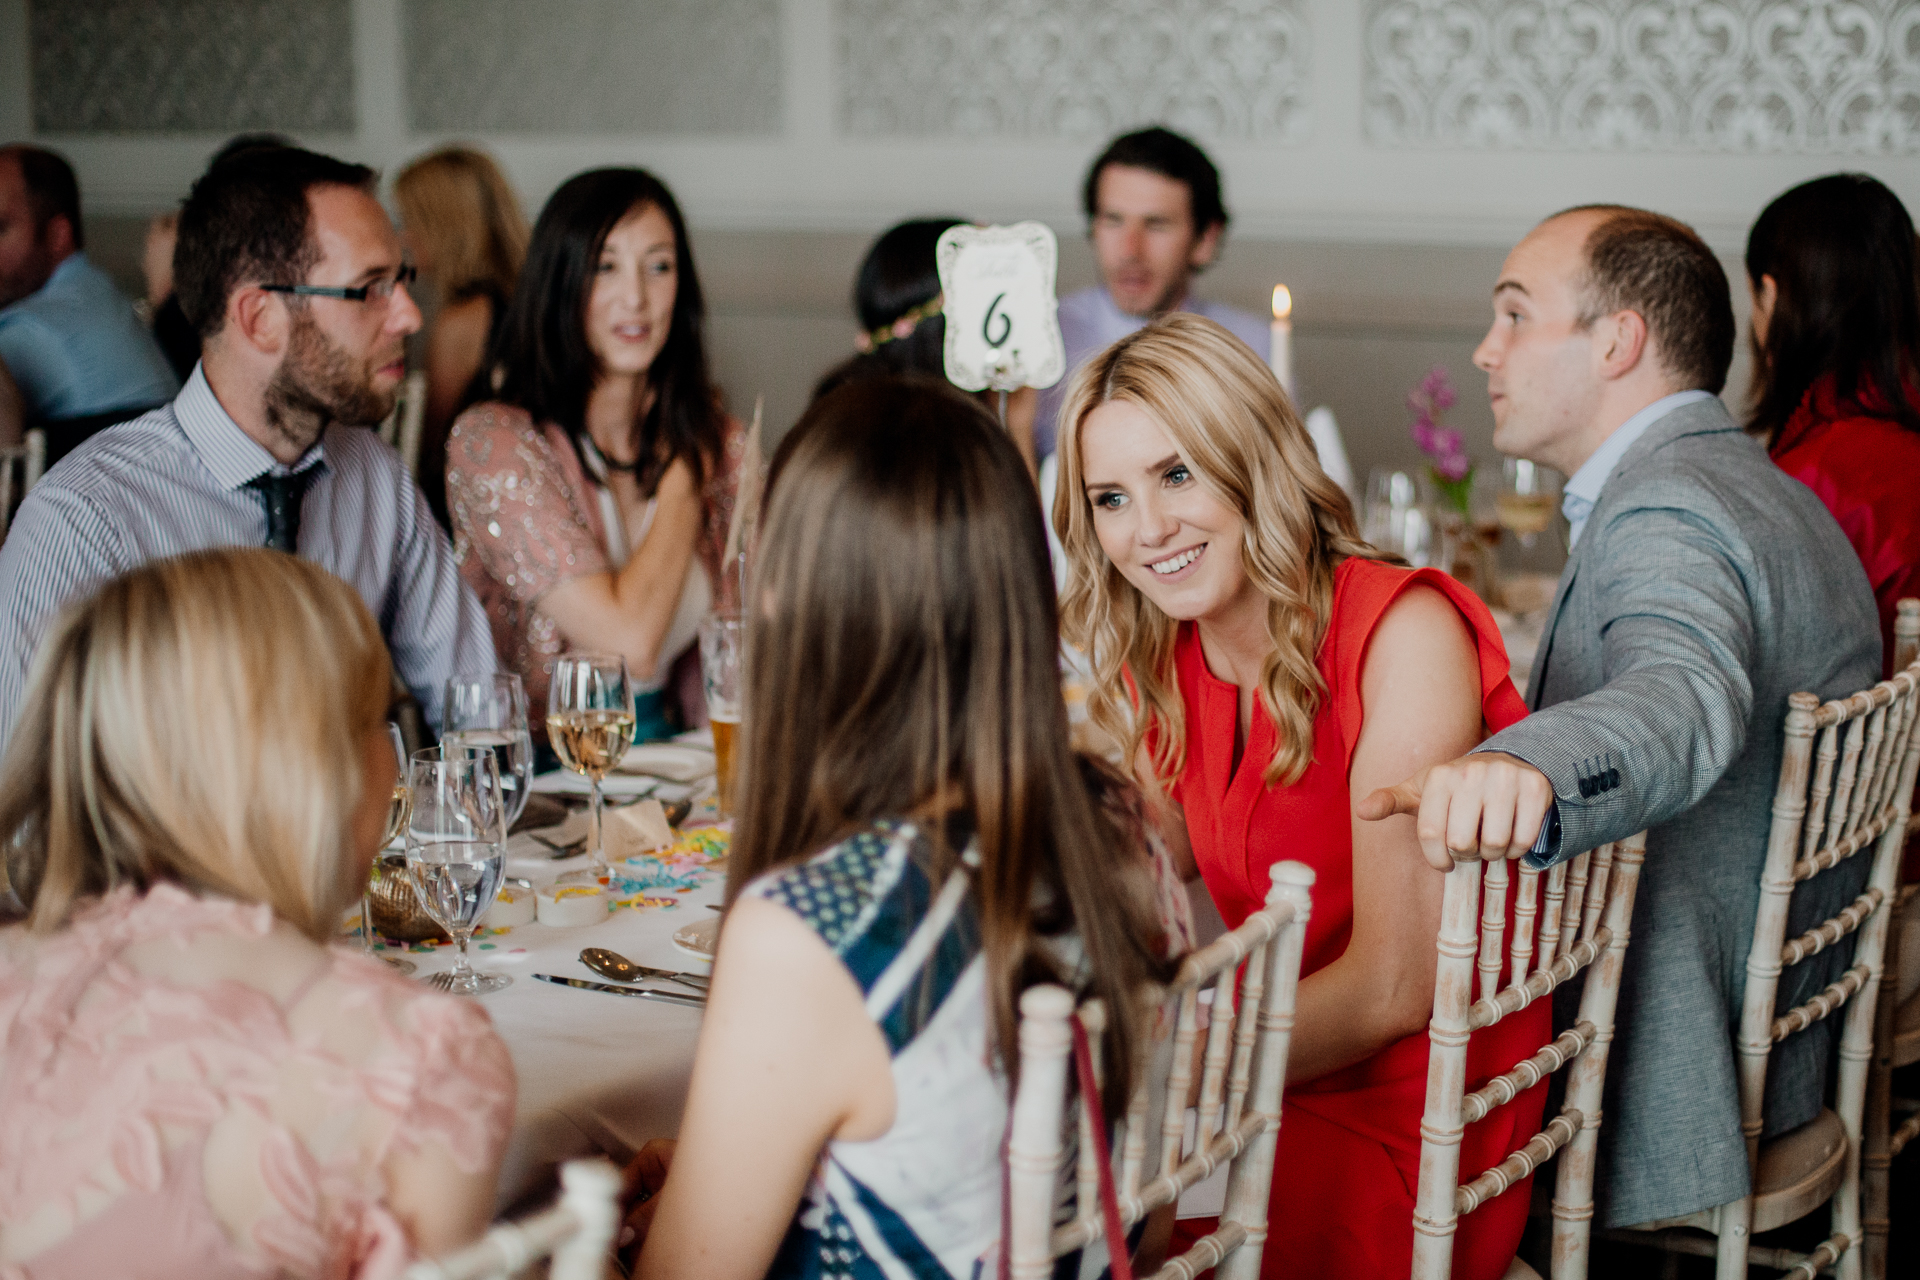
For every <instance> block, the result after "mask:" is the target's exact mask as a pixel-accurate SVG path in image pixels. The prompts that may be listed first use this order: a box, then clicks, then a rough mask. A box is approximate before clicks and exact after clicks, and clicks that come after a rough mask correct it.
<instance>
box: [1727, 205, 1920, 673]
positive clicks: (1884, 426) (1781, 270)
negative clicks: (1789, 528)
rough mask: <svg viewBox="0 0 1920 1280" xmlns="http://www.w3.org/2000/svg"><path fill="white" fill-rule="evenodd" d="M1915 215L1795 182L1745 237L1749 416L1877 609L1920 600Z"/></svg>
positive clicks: (1887, 618)
mask: <svg viewBox="0 0 1920 1280" xmlns="http://www.w3.org/2000/svg"><path fill="white" fill-rule="evenodd" d="M1914 280H1915V276H1914V232H1913V220H1912V219H1911V218H1910V217H1908V216H1907V210H1906V208H1905V206H1903V205H1902V204H1901V203H1900V198H1899V197H1898V196H1896V195H1894V194H1893V192H1891V191H1889V190H1887V188H1886V187H1884V186H1882V185H1881V184H1880V183H1878V182H1876V181H1874V180H1873V179H1872V178H1869V177H1867V176H1866V175H1865V174H1860V173H1837V174H1833V175H1831V176H1829V177H1825V178H1816V179H1814V180H1813V181H1812V182H1807V183H1802V184H1801V185H1800V186H1797V187H1795V188H1794V189H1793V190H1791V191H1789V192H1787V193H1786V194H1785V195H1783V196H1781V197H1780V198H1779V199H1777V200H1775V201H1774V202H1773V203H1772V204H1770V205H1768V206H1767V207H1766V209H1765V211H1763V212H1762V213H1761V215H1760V219H1759V221H1757V222H1755V223H1754V224H1753V231H1752V233H1751V234H1750V235H1749V236H1748V237H1747V283H1748V284H1749V285H1750V286H1751V287H1752V290H1753V326H1752V328H1751V330H1750V333H1751V336H1752V339H1753V355H1754V359H1753V367H1754V381H1753V414H1752V417H1750V418H1749V419H1748V421H1747V429H1748V430H1749V431H1751V432H1753V433H1754V434H1755V435H1757V436H1759V437H1760V438H1761V439H1763V440H1765V441H1767V442H1768V449H1769V452H1771V453H1772V454H1773V460H1774V461H1775V462H1776V463H1778V464H1779V465H1780V468H1781V470H1783V471H1785V472H1786V473H1787V474H1788V475H1791V476H1793V477H1794V478H1795V479H1798V480H1800V481H1802V482H1803V483H1805V484H1806V485H1807V487H1808V488H1810V489H1812V490H1813V491H1814V493H1816V494H1818V495H1819V497H1820V501H1822V502H1824V503H1825V504H1826V506H1827V510H1829V511H1831V512H1833V518H1834V519H1835V520H1837V521H1839V522H1840V527H1841V529H1843V530H1845V531H1846V535H1847V541H1849V542H1851V543H1852V544H1853V549H1854V551H1855V552H1857V553H1858V554H1859V556H1860V563H1861V564H1862V565H1864V566H1865V567H1866V570H1867V580H1868V581H1870V582H1871V583H1873V594H1874V598H1875V599H1876V600H1877V601H1879V604H1880V634H1881V642H1882V644H1883V645H1884V646H1885V648H1884V650H1883V652H1884V657H1883V659H1882V660H1883V661H1884V662H1885V664H1886V667H1887V674H1889V675H1891V674H1892V668H1893V606H1894V602H1895V601H1897V600H1901V599H1904V598H1906V597H1909V596H1920V404H1917V403H1916V401H1920V392H1917V389H1920V368H1917V367H1916V361H1917V360H1920V293H1916V290H1915V286H1914Z"/></svg>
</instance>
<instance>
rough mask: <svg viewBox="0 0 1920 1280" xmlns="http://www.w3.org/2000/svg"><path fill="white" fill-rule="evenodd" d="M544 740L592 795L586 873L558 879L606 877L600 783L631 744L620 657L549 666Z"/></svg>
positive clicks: (573, 656) (628, 688)
mask: <svg viewBox="0 0 1920 1280" xmlns="http://www.w3.org/2000/svg"><path fill="white" fill-rule="evenodd" d="M547 741H548V742H549V743H551V744H552V746H553V750H554V754H555V755H557V756H559V757H560V763H561V764H563V765H565V766H566V767H567V768H569V769H571V770H573V771H574V772H575V773H578V774H581V775H583V776H585V778H586V779H587V782H588V784H589V789H590V792H591V795H592V805H591V812H592V820H591V823H590V825H589V826H588V828H587V865H588V867H589V868H590V870H589V871H587V872H578V871H574V872H568V873H567V874H566V875H564V876H561V877H560V878H561V879H562V880H566V881H579V880H586V879H590V880H593V881H603V880H605V879H606V877H607V851H606V847H605V845H604V844H603V843H602V842H601V838H600V818H601V809H602V803H603V802H602V798H601V794H600V780H601V779H602V778H604V777H606V776H607V770H609V769H611V768H613V766H614V765H616V764H618V763H620V759H621V757H623V756H624V755H626V753H627V746H628V744H629V743H631V742H632V741H633V683H632V681H630V680H629V679H628V678H627V663H626V660H625V659H624V658H620V657H617V656H615V655H613V654H607V653H570V654H567V655H566V656H565V657H562V658H556V659H555V660H554V663H553V683H552V684H551V685H549V686H548V687H547Z"/></svg>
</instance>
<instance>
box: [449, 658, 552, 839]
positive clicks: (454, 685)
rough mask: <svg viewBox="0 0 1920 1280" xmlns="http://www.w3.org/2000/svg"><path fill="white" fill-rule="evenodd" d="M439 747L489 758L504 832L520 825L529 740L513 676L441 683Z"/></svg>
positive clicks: (523, 692)
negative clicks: (496, 774)
mask: <svg viewBox="0 0 1920 1280" xmlns="http://www.w3.org/2000/svg"><path fill="white" fill-rule="evenodd" d="M440 734H441V741H442V742H445V743H449V744H451V745H454V746H461V747H473V748H482V749H485V750H488V751H491V752H493V758H494V764H495V765H496V766H497V767H498V768H499V770H500V790H501V791H502V793H503V794H505V796H506V800H507V829H508V830H509V831H511V830H512V829H513V824H514V823H516V822H518V821H520V814H521V812H522V811H524V810H525V809H526V807H527V795H528V790H527V788H528V786H529V785H530V784H531V783H532V782H533V736H532V735H531V734H529V733H528V732H527V689H526V686H525V685H523V684H521V683H520V677H519V676H515V675H494V674H489V675H482V676H454V677H453V678H452V679H450V680H448V681H447V689H446V703H445V706H444V708H443V711H442V714H441V718H440Z"/></svg>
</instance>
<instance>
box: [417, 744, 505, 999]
mask: <svg viewBox="0 0 1920 1280" xmlns="http://www.w3.org/2000/svg"><path fill="white" fill-rule="evenodd" d="M408 779H409V783H410V788H409V789H410V790H411V792H412V798H413V812H412V814H411V815H410V816H409V817H408V819H407V873H408V874H409V875H410V876H412V877H413V884H414V888H415V889H416V890H418V892H419V894H420V905H421V906H422V907H424V908H425V909H426V912H427V914H428V915H430V916H432V917H433V919H434V922H435V923H436V924H438V925H439V926H440V927H441V928H443V929H445V930H446V931H447V932H448V933H450V934H452V935H453V941H454V945H455V946H456V947H457V948H458V950H457V951H456V952H455V956H454V964H453V968H452V969H450V970H448V971H447V972H445V973H436V974H434V975H432V976H431V977H430V978H428V979H427V981H428V982H430V983H431V984H432V985H434V986H436V987H438V988H440V989H441V990H442V991H450V992H452V993H454V994H455V995H467V996H479V995H485V994H486V993H487V992H489V991H498V990H499V989H500V988H502V987H504V986H506V985H507V984H508V983H510V982H512V981H513V979H511V978H509V977H506V976H505V975H503V974H497V973H476V972H475V971H474V969H473V967H472V966H471V965H469V964H468V963H467V944H468V943H469V942H470V941H471V940H472V938H473V931H474V928H475V927H476V926H477V925H479V923H480V919H481V917H482V916H484V915H486V914H487V908H488V907H491V906H492V905H493V899H494V897H495V895H496V894H498V893H499V892H500V879H501V876H502V874H503V873H504V868H505V861H506V846H507V822H506V804H505V802H504V800H503V799H502V795H501V791H500V771H499V768H498V766H497V765H496V764H495V762H494V754H493V752H492V751H491V750H484V749H483V750H470V749H467V748H464V747H459V746H450V747H435V748H432V749H430V750H427V751H416V752H415V753H414V755H413V760H412V761H411V763H410V764H409V766H408Z"/></svg>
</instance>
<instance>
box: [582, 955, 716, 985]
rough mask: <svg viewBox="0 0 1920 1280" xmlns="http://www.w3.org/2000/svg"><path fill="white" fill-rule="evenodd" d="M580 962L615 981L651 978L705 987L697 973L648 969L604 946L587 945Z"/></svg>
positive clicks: (704, 980)
mask: <svg viewBox="0 0 1920 1280" xmlns="http://www.w3.org/2000/svg"><path fill="white" fill-rule="evenodd" d="M580 963H582V964H584V965H586V966H587V968H589V969H591V970H593V971H594V972H595V973H598V974H601V975H603V976H605V977H608V978H612V979H613V980H614V981H615V982H638V981H640V980H641V979H643V978H652V979H654V980H655V981H660V982H677V983H679V984H680V985H681V986H683V987H692V988H693V989H694V990H695V991H705V990H706V989H707V979H706V978H704V977H702V976H701V975H700V974H697V973H675V972H674V971H673V970H671V969H650V968H648V967H647V966H646V965H643V964H635V963H634V962H633V961H631V960H629V959H627V958H626V957H625V956H623V955H621V954H620V953H619V952H617V951H608V950H607V949H606V948H605V947H588V948H587V949H586V950H585V951H582V952H581V953H580Z"/></svg>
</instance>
